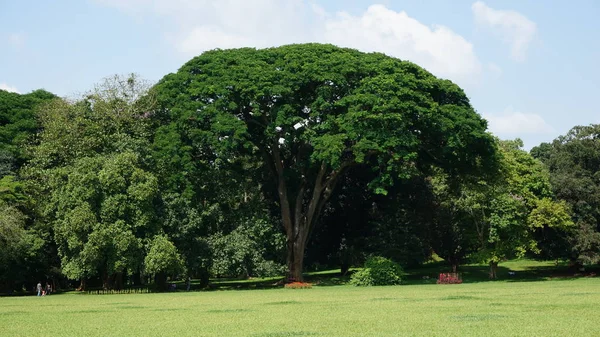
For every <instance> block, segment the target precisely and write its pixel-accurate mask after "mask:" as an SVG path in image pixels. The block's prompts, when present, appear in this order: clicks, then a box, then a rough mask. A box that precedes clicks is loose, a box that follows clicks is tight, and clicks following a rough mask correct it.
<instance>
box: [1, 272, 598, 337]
mask: <svg viewBox="0 0 600 337" xmlns="http://www.w3.org/2000/svg"><path fill="white" fill-rule="evenodd" d="M599 305H600V279H599V278H579V279H560V280H552V281H539V282H510V281H506V282H504V281H499V282H474V283H468V284H460V285H435V284H428V285H426V284H421V285H417V284H412V285H402V286H392V287H372V288H356V287H352V286H316V287H314V288H312V289H302V290H288V289H266V290H233V291H206V292H189V293H186V292H175V293H164V294H129V295H87V294H74V293H71V294H62V295H51V296H47V297H41V298H38V297H31V296H28V297H3V298H0V336H3V337H7V336H86V337H91V336H257V337H278V336H528V337H530V336H598V335H599V334H600V320H599V319H598V317H599V315H600V307H599Z"/></svg>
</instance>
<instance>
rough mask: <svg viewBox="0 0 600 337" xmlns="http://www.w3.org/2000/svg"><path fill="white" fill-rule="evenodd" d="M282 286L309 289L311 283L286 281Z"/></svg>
mask: <svg viewBox="0 0 600 337" xmlns="http://www.w3.org/2000/svg"><path fill="white" fill-rule="evenodd" d="M284 287H285V288H286V289H310V288H312V283H304V282H292V283H287V284H286V285H285V286H284Z"/></svg>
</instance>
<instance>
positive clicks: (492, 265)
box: [490, 261, 498, 280]
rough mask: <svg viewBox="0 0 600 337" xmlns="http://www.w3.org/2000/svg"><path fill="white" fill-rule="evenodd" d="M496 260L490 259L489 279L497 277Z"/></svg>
mask: <svg viewBox="0 0 600 337" xmlns="http://www.w3.org/2000/svg"><path fill="white" fill-rule="evenodd" d="M497 271H498V262H494V261H490V279H491V280H495V279H496V278H497V275H496V273H497Z"/></svg>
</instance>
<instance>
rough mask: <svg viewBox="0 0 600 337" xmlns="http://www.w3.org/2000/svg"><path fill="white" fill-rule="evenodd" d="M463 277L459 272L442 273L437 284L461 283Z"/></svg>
mask: <svg viewBox="0 0 600 337" xmlns="http://www.w3.org/2000/svg"><path fill="white" fill-rule="evenodd" d="M461 283H462V278H461V277H460V274H458V273H441V274H440V276H439V277H438V280H437V284H461Z"/></svg>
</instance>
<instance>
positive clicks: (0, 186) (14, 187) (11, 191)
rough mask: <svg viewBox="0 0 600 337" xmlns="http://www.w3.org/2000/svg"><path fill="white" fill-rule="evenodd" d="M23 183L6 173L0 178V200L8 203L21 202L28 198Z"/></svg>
mask: <svg viewBox="0 0 600 337" xmlns="http://www.w3.org/2000/svg"><path fill="white" fill-rule="evenodd" d="M24 188H25V186H24V184H23V182H20V181H15V177H14V176H10V175H6V176H4V177H2V178H0V201H3V202H6V203H9V204H23V203H24V202H26V201H27V200H28V197H27V195H26V194H25V191H24Z"/></svg>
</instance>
